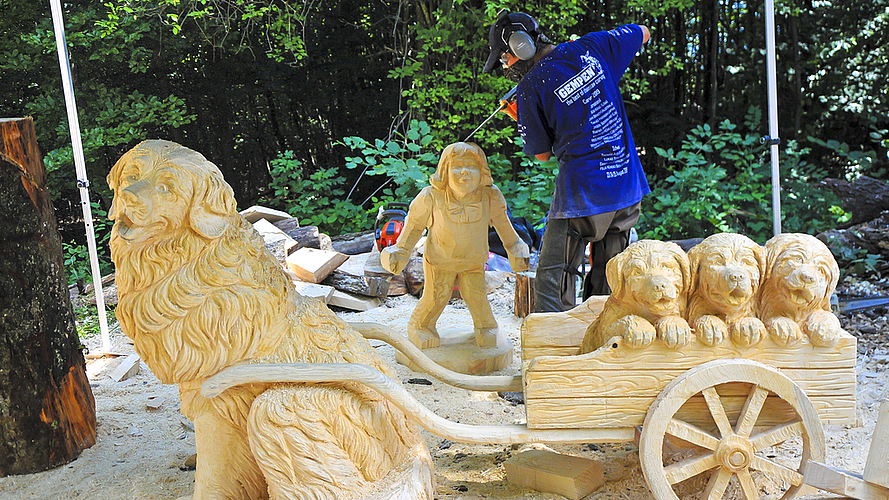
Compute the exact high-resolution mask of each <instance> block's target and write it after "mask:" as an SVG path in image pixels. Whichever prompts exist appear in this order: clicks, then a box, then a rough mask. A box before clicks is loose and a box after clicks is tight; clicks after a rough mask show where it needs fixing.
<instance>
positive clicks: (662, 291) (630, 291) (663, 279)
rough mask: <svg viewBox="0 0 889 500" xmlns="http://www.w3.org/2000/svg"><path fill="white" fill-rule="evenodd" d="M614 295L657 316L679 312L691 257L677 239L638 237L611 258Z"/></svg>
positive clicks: (610, 280)
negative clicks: (670, 241)
mask: <svg viewBox="0 0 889 500" xmlns="http://www.w3.org/2000/svg"><path fill="white" fill-rule="evenodd" d="M605 273H606V277H607V278H608V284H609V285H610V286H611V290H612V292H611V295H612V297H614V298H615V299H617V300H618V301H619V302H621V303H623V304H627V305H630V306H633V307H634V308H639V309H645V310H647V311H649V312H650V313H651V314H652V315H654V316H667V315H673V314H680V313H681V312H683V310H684V308H685V299H686V292H687V289H688V283H689V278H690V276H689V263H688V257H687V256H686V254H685V252H683V251H682V248H680V247H679V245H677V244H675V243H667V242H663V241H656V240H639V241H637V242H635V243H632V244H631V245H630V246H628V247H627V248H626V250H624V251H623V252H621V253H619V254H617V255H616V256H614V257H613V258H612V259H611V260H609V261H608V264H607V266H606V268H605Z"/></svg>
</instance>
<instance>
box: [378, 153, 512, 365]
mask: <svg viewBox="0 0 889 500" xmlns="http://www.w3.org/2000/svg"><path fill="white" fill-rule="evenodd" d="M429 181H430V184H431V186H429V187H426V188H424V189H423V190H422V191H421V192H420V194H419V195H417V197H416V198H414V200H413V202H411V206H410V210H409V211H408V216H407V220H406V221H405V224H404V228H403V229H402V231H401V235H400V236H399V237H398V241H397V242H396V243H395V245H392V246H389V247H387V248H385V249H383V251H382V253H381V263H382V265H383V267H384V268H385V269H386V270H387V271H389V272H391V273H395V274H398V273H400V272H401V271H402V269H404V266H405V265H407V262H408V260H409V258H410V254H411V251H412V249H413V248H414V245H416V244H417V241H419V239H420V236H421V234H422V233H423V230H424V229H427V228H428V229H429V234H428V236H427V239H426V247H425V251H424V253H423V272H424V273H425V280H426V283H425V289H424V290H423V296H422V298H421V299H420V302H419V303H418V304H417V307H416V309H414V312H413V314H412V315H411V318H410V321H409V322H408V337H409V338H410V339H411V342H413V343H414V344H415V345H417V346H418V347H420V348H428V347H436V346H438V345H439V334H438V331H437V330H436V328H435V324H436V322H437V321H438V318H439V316H441V313H442V311H444V308H445V306H446V305H447V303H448V300H449V299H450V297H451V292H452V290H453V288H454V284H456V285H457V286H458V287H459V288H460V294H461V295H462V297H463V300H464V301H465V302H466V307H467V308H468V309H469V312H470V314H471V315H472V322H473V325H474V328H475V340H476V344H477V345H478V346H479V347H495V346H497V345H498V337H499V330H498V327H497V321H496V319H494V314H493V312H492V311H491V304H490V303H489V302H488V297H487V294H486V291H485V263H486V262H487V260H488V228H489V227H490V226H494V229H495V230H496V231H497V234H498V235H499V236H500V239H501V240H502V241H503V247H504V248H505V249H506V252H507V254H508V255H509V262H510V265H511V266H512V269H513V271H524V270H526V269H528V257H529V250H528V245H526V244H525V242H523V241H522V240H521V239H520V238H519V236H518V234H517V233H516V231H515V229H513V227H512V224H511V223H510V221H509V217H508V216H507V214H506V200H505V199H504V198H503V194H502V193H501V192H500V190H499V189H497V187H496V186H494V185H493V183H492V180H491V171H490V169H489V168H488V161H487V158H486V157H485V153H484V151H482V149H481V148H480V147H478V146H477V145H475V144H472V143H465V142H458V143H455V144H451V145H450V146H448V147H446V148H445V149H444V151H442V153H441V159H440V160H439V162H438V169H437V170H436V171H435V174H433V175H432V177H431V178H430V179H429ZM504 340H505V339H504Z"/></svg>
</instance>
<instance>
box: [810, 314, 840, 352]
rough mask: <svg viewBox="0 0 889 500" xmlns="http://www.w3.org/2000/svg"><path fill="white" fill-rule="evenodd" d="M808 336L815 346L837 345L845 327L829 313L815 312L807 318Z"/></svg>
mask: <svg viewBox="0 0 889 500" xmlns="http://www.w3.org/2000/svg"><path fill="white" fill-rule="evenodd" d="M805 329H806V334H807V335H808V336H809V341H811V342H812V344H813V345H816V346H819V347H827V346H831V345H834V344H836V342H837V339H839V338H840V332H842V330H843V327H842V326H840V320H839V318H837V317H836V316H834V315H833V314H832V313H829V312H827V311H814V312H812V314H810V315H809V317H808V318H806V322H805Z"/></svg>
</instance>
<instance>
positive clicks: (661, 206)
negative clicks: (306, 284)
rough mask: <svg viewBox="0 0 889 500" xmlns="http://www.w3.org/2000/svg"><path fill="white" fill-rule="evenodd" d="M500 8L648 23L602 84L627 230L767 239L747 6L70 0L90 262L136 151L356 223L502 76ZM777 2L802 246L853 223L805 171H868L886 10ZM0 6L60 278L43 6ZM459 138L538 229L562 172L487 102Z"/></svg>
mask: <svg viewBox="0 0 889 500" xmlns="http://www.w3.org/2000/svg"><path fill="white" fill-rule="evenodd" d="M502 8H507V9H510V10H522V11H525V12H528V13H530V14H532V15H534V16H536V17H537V18H538V19H539V20H540V22H541V25H542V27H543V28H544V31H545V32H546V33H547V34H548V35H549V37H550V38H551V39H553V40H554V41H555V42H557V43H558V42H563V41H567V40H570V39H571V38H572V37H576V36H581V35H583V34H585V33H587V32H590V31H595V30H608V29H612V28H614V27H617V26H619V25H621V24H625V23H639V24H644V25H646V26H648V27H649V28H650V29H651V32H652V40H651V42H650V43H649V44H647V45H646V46H645V47H643V49H642V50H641V52H640V53H639V55H638V56H637V57H636V58H635V59H634V61H633V63H632V65H631V66H630V68H629V70H628V71H627V72H626V74H625V75H624V77H623V79H622V81H621V88H622V92H623V96H624V99H625V104H626V109H627V112H628V115H629V120H630V124H631V128H632V130H633V135H634V138H635V140H636V144H637V146H638V147H639V148H640V157H641V159H642V163H643V166H644V168H645V171H646V173H647V175H648V178H649V182H650V183H651V185H652V190H653V192H652V194H651V195H649V196H647V197H646V198H645V201H644V202H643V216H642V219H641V221H640V223H639V226H638V228H637V229H638V231H639V233H640V235H641V236H642V237H653V238H660V239H682V238H689V237H696V236H706V235H707V234H711V233H713V232H716V231H737V232H742V233H745V234H747V235H749V236H751V237H752V238H754V239H755V240H757V241H759V242H761V243H762V242H764V241H765V240H766V239H767V238H768V237H769V236H771V231H772V222H771V221H772V207H771V170H770V165H769V149H768V144H767V141H763V140H762V138H763V137H764V136H766V135H768V123H767V118H768V117H767V113H766V111H765V110H766V109H767V89H766V55H765V53H766V49H765V43H766V33H765V20H764V15H765V12H764V10H765V7H764V4H763V2H762V1H759V0H753V1H752V2H748V1H745V0H703V1H693V0H595V1H594V0H589V1H579V0H549V1H539V0H530V1H526V2H504V1H494V0H400V1H393V0H294V1H281V0H256V1H247V0H154V1H148V0H130V1H122V0H106V1H104V2H97V1H95V0H71V1H67V2H64V5H63V11H64V18H65V21H66V33H67V43H68V51H69V57H70V61H71V66H72V70H73V78H74V91H75V95H76V101H77V106H78V112H79V118H80V127H81V130H82V133H83V145H84V150H85V151H84V153H85V157H86V163H87V172H88V177H89V183H90V189H91V191H92V194H93V197H94V198H93V212H94V216H95V217H96V222H95V228H96V230H97V233H98V238H99V242H100V250H101V251H102V253H103V257H102V262H103V266H104V267H105V269H106V270H107V271H109V272H110V270H111V266H110V259H108V256H107V245H105V244H104V243H105V241H106V239H107V232H108V228H109V226H108V222H107V219H106V218H105V215H106V210H107V208H108V206H109V204H110V201H111V196H112V194H111V192H110V191H109V190H108V187H107V184H106V183H105V179H104V177H105V175H106V173H107V172H108V171H109V170H110V168H111V166H112V165H113V164H114V163H115V161H116V160H117V159H118V158H119V157H120V156H121V155H122V154H123V153H124V152H125V151H127V150H128V149H129V148H131V147H132V146H134V145H135V144H137V143H138V142H139V141H141V140H144V139H149V138H157V139H168V140H172V141H175V142H178V143H180V144H182V145H185V146H187V147H190V148H192V149H195V150H197V151H198V152H200V153H202V154H204V155H205V156H206V157H207V158H208V159H209V160H210V161H212V162H214V163H215V164H216V165H218V166H219V168H220V169H221V171H222V172H223V175H224V176H225V178H226V180H227V181H228V182H229V183H230V184H231V186H232V187H233V189H234V191H235V195H236V197H237V199H238V201H239V203H240V208H241V209H243V208H246V207H249V206H251V205H254V204H262V205H265V206H270V207H273V208H278V209H282V210H286V211H288V212H290V213H291V214H292V215H294V216H296V217H298V218H299V219H300V222H301V223H302V224H303V225H310V224H311V225H318V226H319V227H320V228H321V229H322V230H323V231H325V232H327V233H329V234H331V235H337V234H341V233H349V232H357V231H361V230H366V229H370V228H371V227H372V226H373V221H374V218H375V216H376V214H377V210H378V209H379V207H380V206H382V205H385V204H386V203H388V202H390V201H410V200H411V199H412V198H413V196H414V195H416V194H417V193H418V192H419V190H420V189H421V188H422V187H423V186H425V185H426V184H427V182H428V177H429V175H430V174H431V173H432V172H433V171H434V169H435V165H436V163H437V161H438V156H439V153H440V151H441V150H442V149H443V147H444V146H445V145H447V144H449V143H451V142H454V141H458V140H463V139H464V138H465V137H466V136H467V135H468V134H469V133H470V132H471V131H472V130H474V129H475V128H476V127H477V126H478V125H479V124H481V123H482V121H483V120H484V119H485V118H487V117H488V115H490V114H491V113H492V112H493V111H494V110H495V109H496V108H497V106H498V97H499V96H501V95H503V94H504V93H505V92H506V91H508V90H509V89H510V88H511V87H512V85H513V84H512V83H511V82H510V81H508V80H507V79H505V78H503V77H502V76H500V74H499V72H498V71H495V72H494V74H493V75H486V74H482V73H481V68H482V66H483V64H484V60H485V58H486V56H487V53H488V45H487V28H488V26H490V24H491V23H492V22H493V20H494V18H495V17H496V14H497V12H498V11H499V10H500V9H502ZM775 10H776V43H777V76H778V81H777V83H778V111H779V127H780V134H779V135H780V140H781V142H780V165H781V176H782V179H781V182H782V193H781V203H782V214H783V218H782V227H783V229H784V231H787V232H805V233H811V234H816V233H818V232H820V231H824V230H826V229H829V228H832V227H836V226H837V225H841V224H842V223H843V222H844V221H846V220H848V219H849V217H850V214H849V213H845V212H844V211H843V209H842V208H840V203H839V201H838V200H837V199H836V198H835V196H834V195H833V194H832V193H831V192H830V191H829V190H826V189H822V188H819V182H820V181H821V180H823V179H825V178H828V177H830V178H840V179H846V180H854V178H855V177H857V176H859V175H867V176H870V177H876V178H880V179H886V178H887V170H889V157H887V149H889V131H887V129H889V88H887V87H889V86H887V82H889V48H887V47H889V43H887V42H889V0H869V1H864V2H843V1H840V0H777V1H776V2H775ZM0 11H2V12H3V15H2V17H0V53H2V54H3V57H2V58H0V103H2V109H3V115H4V117H15V116H32V117H34V120H35V126H36V129H37V132H38V140H39V144H40V147H41V148H42V150H43V151H44V154H45V158H44V160H45V163H46V166H47V170H48V178H49V183H50V189H51V190H52V193H53V202H54V205H55V207H56V211H57V215H58V217H59V220H60V230H61V232H62V236H63V239H64V241H65V242H66V243H65V252H66V266H67V267H68V270H69V274H70V275H71V278H72V280H75V279H76V278H78V277H83V276H86V275H88V273H89V264H88V259H87V256H86V246H85V236H84V235H83V224H82V220H80V206H79V204H80V201H79V200H80V198H79V193H78V190H77V185H76V176H75V173H74V172H75V169H74V165H73V155H72V151H71V145H70V136H69V132H68V124H67V119H66V114H65V102H64V96H63V91H62V84H61V77H60V72H59V67H58V58H57V54H56V49H55V39H54V36H53V30H52V20H51V16H50V13H49V6H48V4H47V3H46V2H31V1H29V0H0ZM473 141H474V142H477V143H479V145H481V146H482V148H484V150H485V151H486V152H487V154H488V155H489V163H490V165H491V167H492V171H493V174H494V178H495V182H496V183H497V185H498V186H499V187H500V188H501V190H502V191H503V192H504V194H505V195H506V197H507V200H508V202H509V205H510V208H511V210H512V213H513V215H514V216H519V217H525V218H526V219H527V220H528V221H530V222H532V223H538V222H539V221H541V220H542V219H543V217H544V216H545V214H546V210H547V209H548V206H549V201H550V196H551V194H552V186H553V184H552V181H553V178H554V173H555V170H556V169H557V168H558V165H557V163H556V162H554V161H550V162H546V163H541V162H539V161H537V160H535V159H532V158H527V157H525V156H524V155H523V154H522V153H521V142H520V138H519V137H518V134H517V131H516V127H515V123H514V122H513V121H512V120H511V119H510V118H508V117H506V115H505V114H502V113H500V114H499V116H498V117H495V118H494V119H493V120H492V121H491V122H489V123H488V124H487V125H486V126H485V127H483V128H482V129H481V130H480V131H479V132H477V133H476V134H475V136H474V137H473ZM851 257H852V258H858V260H861V259H862V258H864V256H851Z"/></svg>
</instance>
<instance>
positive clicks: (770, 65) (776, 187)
mask: <svg viewBox="0 0 889 500" xmlns="http://www.w3.org/2000/svg"><path fill="white" fill-rule="evenodd" d="M776 72H777V70H776V69H775V2H774V0H766V73H768V75H767V80H768V88H769V137H768V141H769V145H770V147H771V150H772V154H771V156H772V215H773V218H774V222H773V224H772V226H773V230H774V234H776V235H777V234H781V172H780V171H779V168H778V144H779V142H778V141H779V139H778V84H777V83H776V77H775V73H776Z"/></svg>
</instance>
